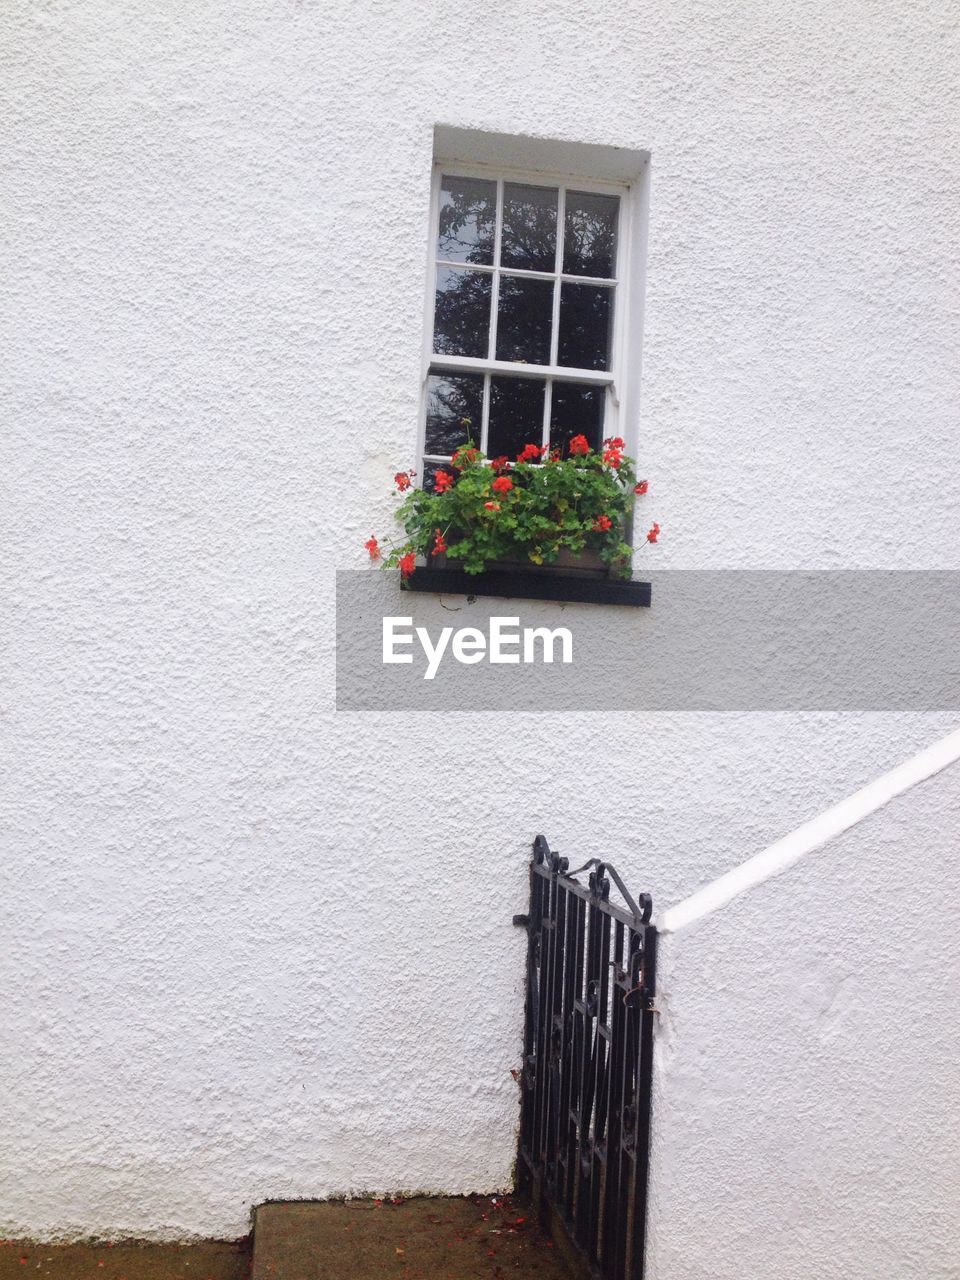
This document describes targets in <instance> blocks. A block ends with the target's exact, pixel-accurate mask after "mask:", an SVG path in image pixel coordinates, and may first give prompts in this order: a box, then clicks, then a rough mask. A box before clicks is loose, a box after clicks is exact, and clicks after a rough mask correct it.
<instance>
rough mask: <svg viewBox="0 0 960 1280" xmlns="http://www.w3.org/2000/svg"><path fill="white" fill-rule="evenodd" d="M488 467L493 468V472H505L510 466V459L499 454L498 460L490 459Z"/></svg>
mask: <svg viewBox="0 0 960 1280" xmlns="http://www.w3.org/2000/svg"><path fill="white" fill-rule="evenodd" d="M490 465H491V467H493V469H494V471H498V472H499V471H506V470H507V468H508V467H509V466H510V459H509V458H508V457H507V455H506V454H505V453H504V454H501V456H500V457H499V458H491V459H490Z"/></svg>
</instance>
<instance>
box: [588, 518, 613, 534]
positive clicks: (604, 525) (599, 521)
mask: <svg viewBox="0 0 960 1280" xmlns="http://www.w3.org/2000/svg"><path fill="white" fill-rule="evenodd" d="M612 524H613V521H612V520H611V519H610V517H609V516H597V518H596V520H594V522H593V527H594V529H596V531H597V533H606V532H607V530H608V529H609V528H610V527H611V525H612Z"/></svg>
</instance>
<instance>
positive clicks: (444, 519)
mask: <svg viewBox="0 0 960 1280" xmlns="http://www.w3.org/2000/svg"><path fill="white" fill-rule="evenodd" d="M571 448H572V453H571V454H569V455H568V456H567V457H562V456H561V455H560V454H559V451H555V452H554V453H553V454H551V455H548V456H546V457H544V459H543V461H542V462H534V461H532V460H531V461H520V460H518V461H516V462H512V463H511V462H507V461H506V459H495V460H494V461H493V463H489V462H487V460H486V458H485V457H484V455H483V454H482V453H480V452H479V450H477V449H475V448H474V447H473V446H472V445H467V446H465V447H464V448H462V449H460V450H459V451H458V453H457V454H456V455H455V456H454V459H453V462H452V463H451V464H450V465H449V466H448V467H445V468H441V474H446V475H448V476H449V477H450V478H451V481H452V483H450V485H449V487H448V488H447V489H446V490H445V491H443V492H440V491H438V492H434V493H428V492H427V491H426V490H425V489H415V488H407V490H406V496H405V497H404V498H403V501H402V502H401V503H400V505H399V507H398V508H397V512H396V517H397V520H398V521H399V522H400V524H401V526H402V528H403V531H404V534H405V538H404V540H403V541H402V542H401V543H400V544H398V545H397V546H395V547H394V548H393V549H392V550H391V551H389V552H387V551H384V553H383V559H382V563H383V565H384V566H385V567H387V568H395V567H397V566H399V567H400V568H401V571H402V572H403V575H404V577H406V576H407V574H408V573H409V572H410V570H411V568H412V564H413V559H412V556H416V555H422V556H425V557H426V558H427V562H428V563H429V562H430V560H431V558H432V557H433V556H434V555H436V554H438V553H442V552H445V553H446V556H447V558H448V561H453V562H455V563H457V562H458V563H459V564H461V565H462V567H463V568H464V569H465V570H466V572H467V573H482V572H483V571H484V569H485V568H486V567H487V566H488V564H489V563H490V561H492V560H503V559H510V558H517V557H520V558H525V559H527V560H529V561H531V562H532V563H533V564H552V563H553V562H554V561H556V559H557V557H558V556H559V555H560V553H561V551H563V550H565V549H566V550H568V551H571V552H575V553H576V552H581V551H594V552H596V553H597V554H598V555H599V556H600V558H601V560H603V562H604V563H605V564H606V565H608V566H609V568H610V569H611V571H612V572H614V573H616V574H618V575H620V576H623V577H629V576H630V568H631V559H632V556H633V548H632V547H631V546H630V545H629V544H628V543H626V542H625V541H624V527H625V522H626V519H627V516H628V515H629V514H630V512H631V510H632V509H633V504H634V500H635V499H634V486H635V485H636V472H635V469H634V463H633V460H632V459H631V458H628V457H627V456H626V455H625V454H624V453H623V441H622V440H619V439H614V440H608V441H606V442H605V445H604V449H603V453H602V454H598V453H595V452H593V451H592V450H589V449H588V448H587V447H586V440H584V439H583V437H577V439H575V440H574V441H572V442H571ZM578 448H579V450H580V452H577V450H578ZM537 453H539V451H538V450H536V449H535V448H534V446H528V447H527V449H525V450H524V453H523V454H521V455H520V457H521V458H523V457H527V458H531V457H532V456H533V455H534V454H537ZM439 484H440V487H441V488H442V486H443V484H444V481H443V480H442V479H440V481H439ZM398 488H399V489H400V491H401V492H402V491H403V489H404V488H405V484H404V483H401V482H400V479H399V478H398ZM608 524H609V527H605V526H607V525H608ZM438 534H439V537H438ZM378 554H379V552H378ZM404 558H405V559H404ZM401 561H403V563H401Z"/></svg>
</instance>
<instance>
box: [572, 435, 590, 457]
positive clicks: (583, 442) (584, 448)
mask: <svg viewBox="0 0 960 1280" xmlns="http://www.w3.org/2000/svg"><path fill="white" fill-rule="evenodd" d="M589 452H590V441H589V440H588V439H587V437H586V436H574V437H573V439H572V440H571V441H570V453H571V456H576V455H578V454H581V453H589Z"/></svg>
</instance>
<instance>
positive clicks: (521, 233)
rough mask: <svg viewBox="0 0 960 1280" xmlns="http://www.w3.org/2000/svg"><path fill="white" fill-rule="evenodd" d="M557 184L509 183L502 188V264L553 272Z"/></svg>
mask: <svg viewBox="0 0 960 1280" xmlns="http://www.w3.org/2000/svg"><path fill="white" fill-rule="evenodd" d="M557 195H558V192H557V190H556V188H555V187H528V186H524V185H523V184H521V183H518V182H508V183H506V185H505V186H504V188H503V228H502V231H501V241H500V264H501V266H504V267H520V268H521V269H522V270H524V271H554V270H555V269H556V263H557V257H556V252H557Z"/></svg>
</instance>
